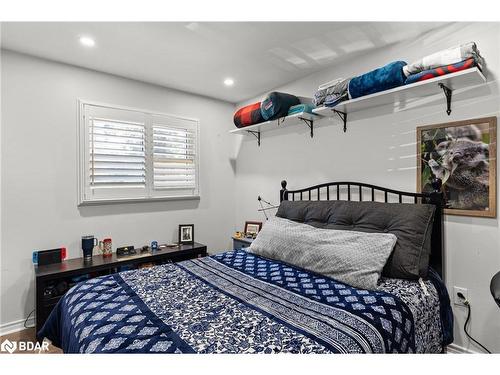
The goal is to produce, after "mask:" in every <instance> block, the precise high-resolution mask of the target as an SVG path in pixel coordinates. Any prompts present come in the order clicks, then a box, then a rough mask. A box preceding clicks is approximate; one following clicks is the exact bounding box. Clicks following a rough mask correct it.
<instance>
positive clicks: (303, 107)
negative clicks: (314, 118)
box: [288, 103, 315, 116]
mask: <svg viewBox="0 0 500 375" xmlns="http://www.w3.org/2000/svg"><path fill="white" fill-rule="evenodd" d="M313 108H315V107H314V106H313V105H312V104H304V103H302V104H297V105H293V106H291V107H290V109H289V110H288V116H290V115H294V114H296V113H301V112H307V113H312V110H313Z"/></svg>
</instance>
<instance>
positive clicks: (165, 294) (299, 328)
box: [38, 250, 452, 353]
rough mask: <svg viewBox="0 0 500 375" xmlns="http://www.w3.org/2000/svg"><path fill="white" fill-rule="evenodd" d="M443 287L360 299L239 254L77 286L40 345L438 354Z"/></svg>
mask: <svg viewBox="0 0 500 375" xmlns="http://www.w3.org/2000/svg"><path fill="white" fill-rule="evenodd" d="M432 275H433V277H434V276H435V275H434V274H432ZM440 285H441V286H442V282H441V281H440V280H439V279H438V278H437V277H436V278H435V279H432V278H431V279H429V280H427V281H425V282H424V281H421V282H418V281H409V280H399V279H382V280H381V281H380V282H379V285H378V289H377V290H374V291H368V290H362V289H356V288H353V287H351V286H349V285H346V284H343V283H341V282H338V281H336V280H334V279H330V278H326V277H324V276H321V275H318V274H313V273H311V272H306V271H304V270H302V269H300V268H296V267H293V266H290V265H288V264H286V263H282V262H278V261H273V260H269V259H266V258H262V257H259V256H257V255H254V254H251V253H247V252H246V251H245V250H235V251H229V252H225V253H221V254H218V255H214V256H210V257H205V258H199V259H195V260H187V261H184V262H180V263H177V264H166V265H161V266H155V267H152V268H148V269H139V270H132V271H125V272H121V273H117V274H113V275H108V276H103V277H98V278H94V279H90V280H87V281H84V282H82V283H80V284H77V285H76V286H74V287H73V288H72V289H71V290H70V291H68V293H67V294H66V295H65V296H64V297H63V298H62V299H61V300H60V301H59V303H58V304H57V306H56V307H55V308H54V310H53V311H52V313H51V314H50V316H49V318H48V320H47V322H46V323H45V325H44V326H43V328H42V329H41V331H40V332H39V333H38V338H39V339H43V338H48V339H49V340H51V341H52V343H53V344H54V345H56V346H58V347H60V348H62V349H63V351H64V352H65V353H435V352H441V351H442V349H443V347H444V346H445V345H447V344H449V340H450V337H451V336H450V335H451V333H450V332H451V330H452V327H451V322H450V321H447V320H446V319H443V318H445V317H446V316H447V314H448V313H449V299H448V296H447V295H446V289H445V288H444V287H442V288H441V287H440ZM446 301H448V302H447V303H446Z"/></svg>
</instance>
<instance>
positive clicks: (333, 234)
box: [250, 217, 397, 290]
mask: <svg viewBox="0 0 500 375" xmlns="http://www.w3.org/2000/svg"><path fill="white" fill-rule="evenodd" d="M396 241H397V238H396V236H395V235H393V234H389V233H387V234H385V233H362V232H354V231H344V230H330V229H319V228H314V227H312V226H310V225H307V224H300V223H296V222H294V221H291V220H287V219H281V218H278V217H275V218H271V219H269V220H268V221H266V223H265V224H264V226H263V227H262V230H261V231H260V232H259V234H258V235H257V238H256V239H255V240H254V241H253V242H252V244H251V245H250V252H252V253H254V254H257V255H261V256H263V257H266V258H271V259H276V260H279V261H282V262H285V263H288V264H291V265H294V266H297V267H300V268H303V269H305V270H308V271H312V272H315V273H318V274H321V275H325V276H328V277H331V278H333V279H335V280H338V281H341V282H343V283H346V284H349V285H352V286H354V287H356V288H361V289H372V290H373V289H376V287H377V281H378V279H379V278H380V274H381V273H382V269H383V268H384V265H385V263H386V262H387V259H388V258H389V255H390V254H391V251H392V249H393V247H394V244H395V243H396Z"/></svg>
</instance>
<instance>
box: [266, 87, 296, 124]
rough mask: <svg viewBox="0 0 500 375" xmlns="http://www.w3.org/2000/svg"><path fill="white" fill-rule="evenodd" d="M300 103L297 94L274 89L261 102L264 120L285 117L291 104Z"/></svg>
mask: <svg viewBox="0 0 500 375" xmlns="http://www.w3.org/2000/svg"><path fill="white" fill-rule="evenodd" d="M297 104H300V99H299V98H297V97H296V96H295V95H291V94H285V93H283V92H277V91H273V92H271V93H270V94H269V95H267V96H266V98H265V99H264V100H263V101H262V102H261V103H260V112H261V114H262V117H263V118H264V120H266V121H268V120H276V119H277V118H280V117H285V116H286V115H287V114H288V110H289V109H290V107H291V106H294V105H297Z"/></svg>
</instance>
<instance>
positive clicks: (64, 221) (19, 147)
mask: <svg viewBox="0 0 500 375" xmlns="http://www.w3.org/2000/svg"><path fill="white" fill-rule="evenodd" d="M1 60H2V67H1V68H2V70H1V73H2V86H1V94H2V101H1V109H2V115H1V120H2V139H1V141H2V144H1V149H2V164H1V172H2V187H1V194H2V195H1V206H2V212H1V216H2V227H1V230H2V242H1V266H2V268H1V301H2V306H1V310H0V311H1V317H0V324H1V325H5V324H6V323H9V322H13V321H17V320H20V319H24V318H25V317H26V316H27V315H28V313H29V312H30V311H31V310H32V309H33V306H34V283H33V266H32V264H31V253H32V251H33V250H34V249H47V248H54V247H59V246H66V247H67V248H68V251H69V254H68V255H69V257H77V256H80V253H81V250H79V243H80V242H79V239H80V236H81V235H85V234H94V235H96V236H97V237H98V238H102V237H104V236H106V237H108V236H109V237H112V239H113V245H114V246H115V247H116V246H118V245H125V244H134V245H136V246H139V245H144V244H147V243H149V242H150V241H151V240H158V241H161V242H171V241H174V240H176V236H177V225H178V224H181V223H194V225H195V240H196V241H198V242H202V243H205V244H207V245H208V250H209V252H210V251H212V252H214V251H220V250H222V249H227V248H229V246H230V244H231V243H230V240H229V239H230V235H231V232H232V230H233V223H234V216H233V213H234V208H233V205H234V201H235V197H234V171H233V164H231V160H230V156H231V155H232V154H233V153H234V152H233V151H232V148H231V146H232V145H233V144H234V138H233V137H231V136H230V135H229V133H228V130H230V129H231V126H232V125H231V118H232V113H233V109H234V106H233V105H231V104H229V103H225V102H222V101H217V100H213V99H208V98H204V97H200V96H194V95H189V94H186V93H182V92H179V91H174V90H169V89H166V88H162V87H159V86H153V85H148V84H144V83H140V82H137V81H132V80H127V79H123V78H119V77H116V76H111V75H107V74H102V73H98V72H94V71H89V70H85V69H80V68H76V67H72V66H68V65H63V64H58V63H54V62H50V61H45V60H40V59H36V58H32V57H28V56H25V55H20V54H16V53H13V52H8V51H2V54H1ZM165 74H168V72H165ZM77 98H84V99H89V100H94V101H101V102H105V103H110V104H118V105H122V106H131V107H137V108H144V109H149V110H153V111H160V112H164V113H172V114H177V115H180V116H186V117H190V118H198V119H199V120H200V134H201V169H200V173H201V174H200V189H201V200H199V201H193V200H191V201H169V202H154V203H136V204H132V203H128V204H115V205H103V206H92V207H81V208H78V207H77V150H76V146H77Z"/></svg>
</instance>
